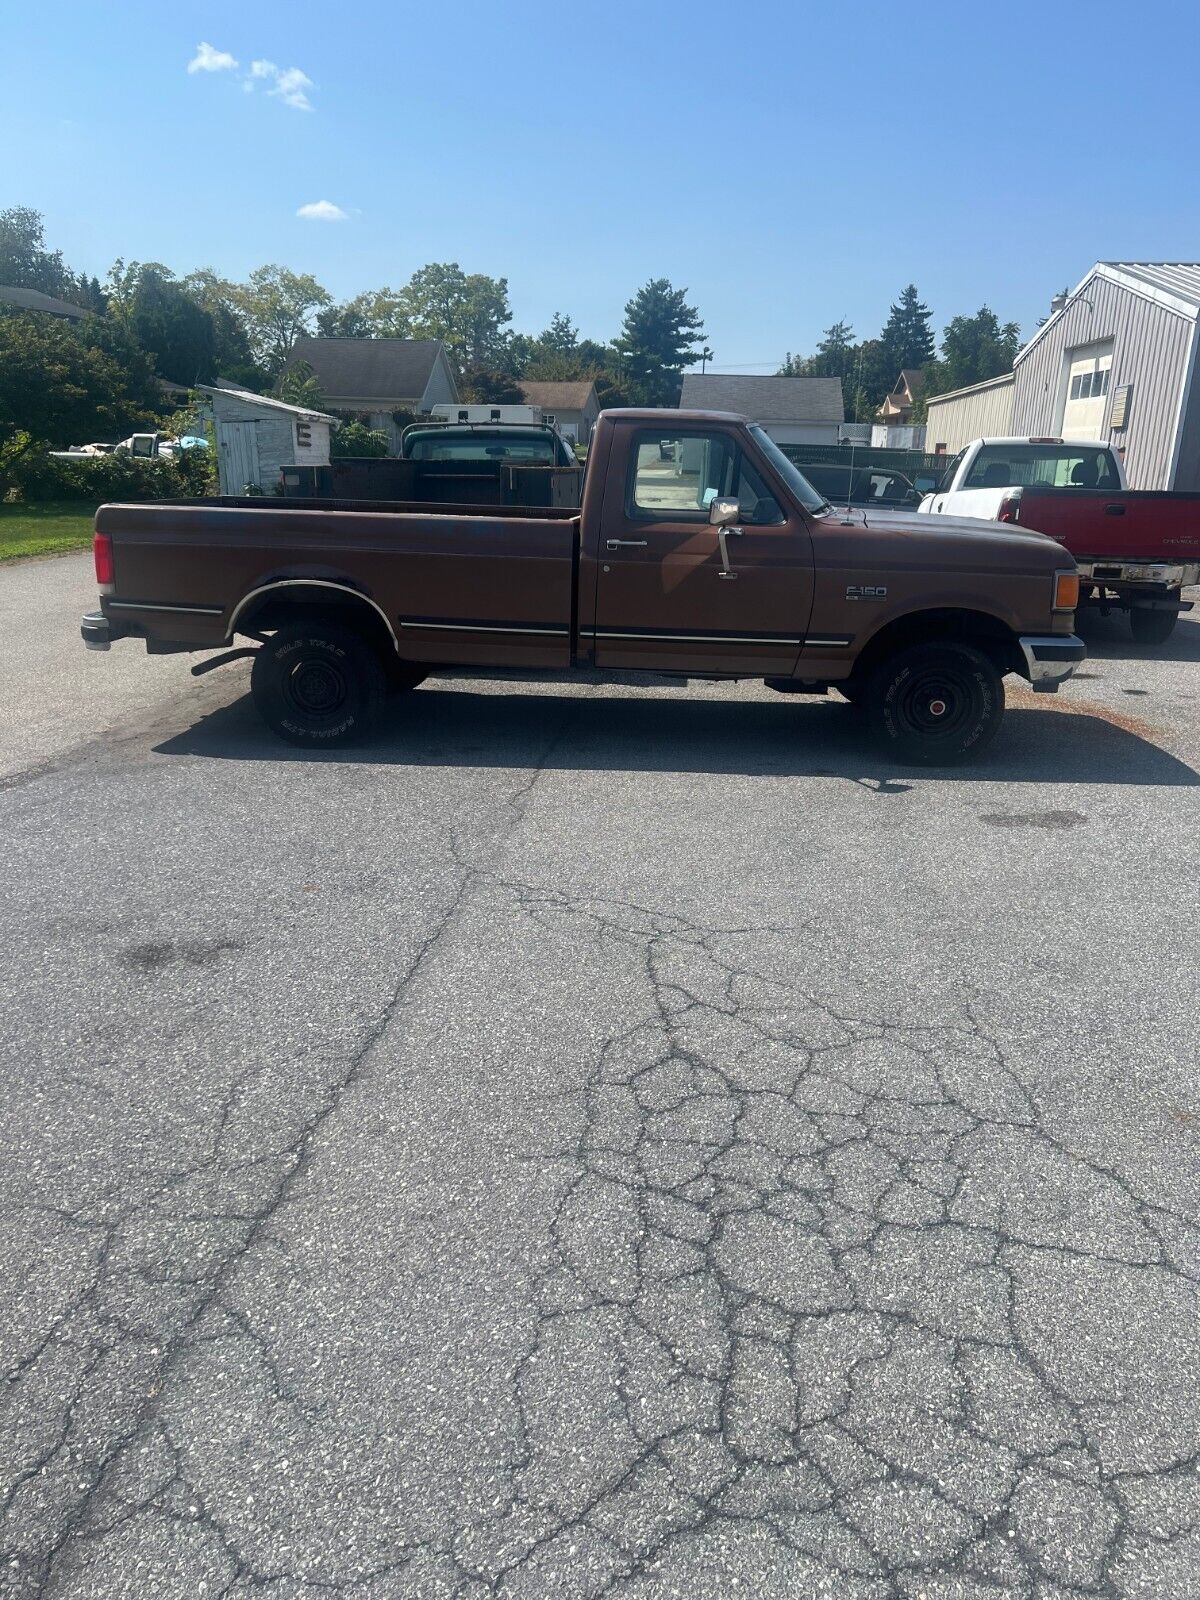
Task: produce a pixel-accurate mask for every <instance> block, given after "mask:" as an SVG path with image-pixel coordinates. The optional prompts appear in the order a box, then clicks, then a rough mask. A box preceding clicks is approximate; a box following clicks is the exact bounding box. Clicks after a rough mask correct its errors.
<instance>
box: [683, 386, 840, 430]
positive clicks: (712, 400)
mask: <svg viewBox="0 0 1200 1600" xmlns="http://www.w3.org/2000/svg"><path fill="white" fill-rule="evenodd" d="M679 404H680V405H681V406H682V407H683V409H684V410H685V411H692V410H695V411H738V412H741V414H742V415H743V416H745V417H749V418H750V420H751V421H752V422H760V423H761V424H762V426H763V428H764V429H765V431H766V432H767V433H769V434H770V436H771V438H772V439H774V440H775V442H776V444H836V443H837V441H838V436H839V429H840V428H841V425H842V422H843V420H844V418H845V411H844V409H843V406H842V381H841V379H840V378H792V377H774V378H767V377H761V376H755V375H754V374H753V373H748V372H747V373H740V372H709V373H699V372H689V373H688V374H687V376H686V377H685V378H684V380H683V394H682V396H681V398H680V401H679Z"/></svg>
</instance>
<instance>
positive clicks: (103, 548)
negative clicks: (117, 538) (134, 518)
mask: <svg viewBox="0 0 1200 1600" xmlns="http://www.w3.org/2000/svg"><path fill="white" fill-rule="evenodd" d="M92 559H93V560H94V561H95V563H96V582H97V583H98V584H100V585H101V586H103V585H104V584H110V583H112V582H113V554H112V535H111V534H110V533H97V534H93V536H92Z"/></svg>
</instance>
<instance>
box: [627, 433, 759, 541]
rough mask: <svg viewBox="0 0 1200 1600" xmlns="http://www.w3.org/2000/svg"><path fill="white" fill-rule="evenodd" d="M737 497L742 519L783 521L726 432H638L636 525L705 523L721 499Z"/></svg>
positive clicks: (633, 465) (631, 500)
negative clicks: (712, 507) (711, 505)
mask: <svg viewBox="0 0 1200 1600" xmlns="http://www.w3.org/2000/svg"><path fill="white" fill-rule="evenodd" d="M726 495H736V497H737V500H738V504H739V505H740V506H741V515H742V520H743V521H745V522H747V523H752V524H754V525H756V526H763V525H767V524H771V523H778V522H784V521H785V520H786V518H785V517H784V514H783V511H782V510H781V508H780V506H779V502H778V501H777V500H776V499H775V497H774V495H773V494H771V492H770V490H769V489H768V488H767V487H766V485H765V484H764V483H763V480H762V478H761V477H760V475H759V474H758V472H757V471H756V470H755V468H754V467H753V466H752V465H751V464H750V462H748V461H746V460H745V458H744V457H743V455H742V452H741V451H740V450H739V449H738V447H737V445H736V443H735V442H734V440H733V439H732V438H731V437H730V435H729V434H727V433H708V434H702V433H653V434H651V433H639V434H637V435H636V437H635V439H634V444H633V453H632V459H631V462H630V471H629V487H628V492H627V495H626V514H627V515H628V516H629V517H630V518H631V519H633V520H640V521H659V522H681V521H682V522H706V521H707V520H708V508H709V506H710V504H711V503H712V501H713V500H715V499H716V498H717V497H718V496H726Z"/></svg>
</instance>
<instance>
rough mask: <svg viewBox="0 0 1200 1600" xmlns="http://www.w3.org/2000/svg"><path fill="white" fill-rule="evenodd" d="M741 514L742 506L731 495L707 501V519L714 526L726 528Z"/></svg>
mask: <svg viewBox="0 0 1200 1600" xmlns="http://www.w3.org/2000/svg"><path fill="white" fill-rule="evenodd" d="M741 514H742V508H741V506H740V505H739V504H738V502H737V501H736V500H735V499H734V498H733V496H732V495H730V496H728V497H722V496H721V495H717V497H716V498H715V499H714V500H712V501H710V502H709V507H708V520H709V522H710V523H711V524H712V525H713V527H714V528H728V527H729V526H730V524H731V523H734V522H736V521H737V520H738V518H739V517H740V516H741Z"/></svg>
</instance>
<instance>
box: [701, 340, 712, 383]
mask: <svg viewBox="0 0 1200 1600" xmlns="http://www.w3.org/2000/svg"><path fill="white" fill-rule="evenodd" d="M712 358H713V353H712V351H711V350H710V349H709V348H708V346H707V345H705V347H704V349H703V350H701V352H700V376H701V377H703V376H704V369H705V367H706V366H707V365H708V363H709V362H710V361H711V360H712Z"/></svg>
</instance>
